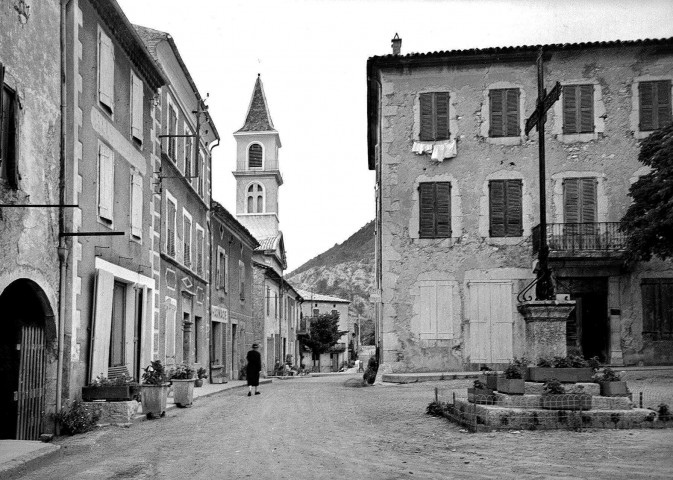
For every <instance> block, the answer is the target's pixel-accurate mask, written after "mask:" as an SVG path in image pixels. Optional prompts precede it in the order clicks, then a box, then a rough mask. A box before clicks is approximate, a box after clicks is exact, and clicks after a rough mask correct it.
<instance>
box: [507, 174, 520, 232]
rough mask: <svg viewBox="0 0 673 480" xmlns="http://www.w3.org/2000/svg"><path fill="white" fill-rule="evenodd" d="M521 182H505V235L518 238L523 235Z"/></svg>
mask: <svg viewBox="0 0 673 480" xmlns="http://www.w3.org/2000/svg"><path fill="white" fill-rule="evenodd" d="M521 190H522V182H521V180H506V181H505V199H506V202H505V225H506V226H505V235H506V236H508V237H520V236H522V235H523V208H522V200H521V197H522V192H521Z"/></svg>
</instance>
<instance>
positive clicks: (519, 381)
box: [497, 377, 526, 395]
mask: <svg viewBox="0 0 673 480" xmlns="http://www.w3.org/2000/svg"><path fill="white" fill-rule="evenodd" d="M525 386H526V381H525V380H524V379H523V378H505V377H498V388H497V390H498V391H499V392H501V393H508V394H510V395H523V394H524V390H525Z"/></svg>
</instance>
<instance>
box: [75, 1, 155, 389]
mask: <svg viewBox="0 0 673 480" xmlns="http://www.w3.org/2000/svg"><path fill="white" fill-rule="evenodd" d="M65 21H66V24H65V25H64V29H65V31H66V36H67V39H66V40H67V41H66V45H65V52H64V53H65V56H66V59H67V61H66V68H65V75H64V78H65V82H66V86H67V96H66V99H65V105H67V107H66V108H67V110H66V118H65V125H66V128H67V133H66V143H65V145H64V148H65V158H66V159H67V165H66V175H65V190H66V192H65V202H66V203H68V204H73V205H77V206H78V207H77V208H72V209H68V210H67V212H66V213H67V214H66V218H65V225H66V227H65V230H66V231H68V232H72V233H74V234H76V236H73V237H71V238H70V239H69V240H68V245H67V246H68V264H67V273H66V274H67V279H66V282H65V285H66V288H65V291H64V308H65V355H66V357H68V358H69V359H70V362H71V365H70V368H69V369H68V372H67V375H66V378H65V380H64V388H63V396H64V397H65V398H71V399H72V398H77V397H79V396H80V391H79V389H80V387H81V386H83V385H85V384H87V383H89V382H90V381H92V380H94V379H95V378H96V377H97V376H110V377H111V376H113V375H117V374H121V373H125V372H126V373H128V374H130V375H131V376H133V377H135V378H138V377H139V375H140V372H141V369H142V368H143V367H145V366H146V365H148V364H149V362H150V360H151V359H152V354H153V348H154V321H155V319H156V313H157V310H156V309H157V306H158V305H157V302H156V293H157V291H158V290H157V289H158V284H157V283H156V282H155V279H154V277H153V271H154V270H155V268H158V257H157V255H156V253H157V252H158V246H159V245H158V242H157V239H156V238H155V235H154V223H155V222H156V221H158V220H157V218H156V216H155V214H154V212H155V208H157V206H156V205H155V202H154V193H153V192H154V185H155V181H156V178H155V176H154V172H155V170H156V168H155V167H156V164H157V158H158V157H157V155H158V151H156V134H157V132H156V130H155V122H154V109H153V98H154V96H155V94H156V92H157V91H158V89H159V88H160V87H161V86H162V85H163V84H164V83H165V82H166V79H165V77H164V74H163V73H162V72H161V70H160V69H159V67H158V66H157V65H156V63H155V62H154V60H153V58H152V57H151V56H150V54H149V52H148V51H147V48H146V47H145V45H144V44H143V42H142V40H141V39H140V37H139V36H138V34H137V33H136V32H135V30H134V29H133V26H132V25H131V24H130V23H129V22H128V19H127V18H126V16H125V15H124V13H123V12H122V10H121V8H120V7H119V5H118V4H117V3H116V2H115V1H106V2H101V1H94V0H71V1H70V2H68V3H67V6H66V11H65Z"/></svg>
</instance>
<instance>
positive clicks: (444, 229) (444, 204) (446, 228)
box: [435, 182, 451, 238]
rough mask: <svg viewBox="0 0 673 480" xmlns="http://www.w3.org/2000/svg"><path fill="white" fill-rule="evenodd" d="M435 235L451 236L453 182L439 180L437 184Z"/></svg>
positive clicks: (439, 236)
mask: <svg viewBox="0 0 673 480" xmlns="http://www.w3.org/2000/svg"><path fill="white" fill-rule="evenodd" d="M435 192H436V193H435V196H436V200H435V205H436V211H435V222H436V230H435V236H436V237H437V238H448V237H450V236H451V184H450V183H449V182H438V183H436V184H435Z"/></svg>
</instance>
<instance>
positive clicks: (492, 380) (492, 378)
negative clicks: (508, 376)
mask: <svg viewBox="0 0 673 480" xmlns="http://www.w3.org/2000/svg"><path fill="white" fill-rule="evenodd" d="M479 381H481V383H483V384H484V385H486V387H488V388H490V389H491V390H497V389H498V375H479Z"/></svg>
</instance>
